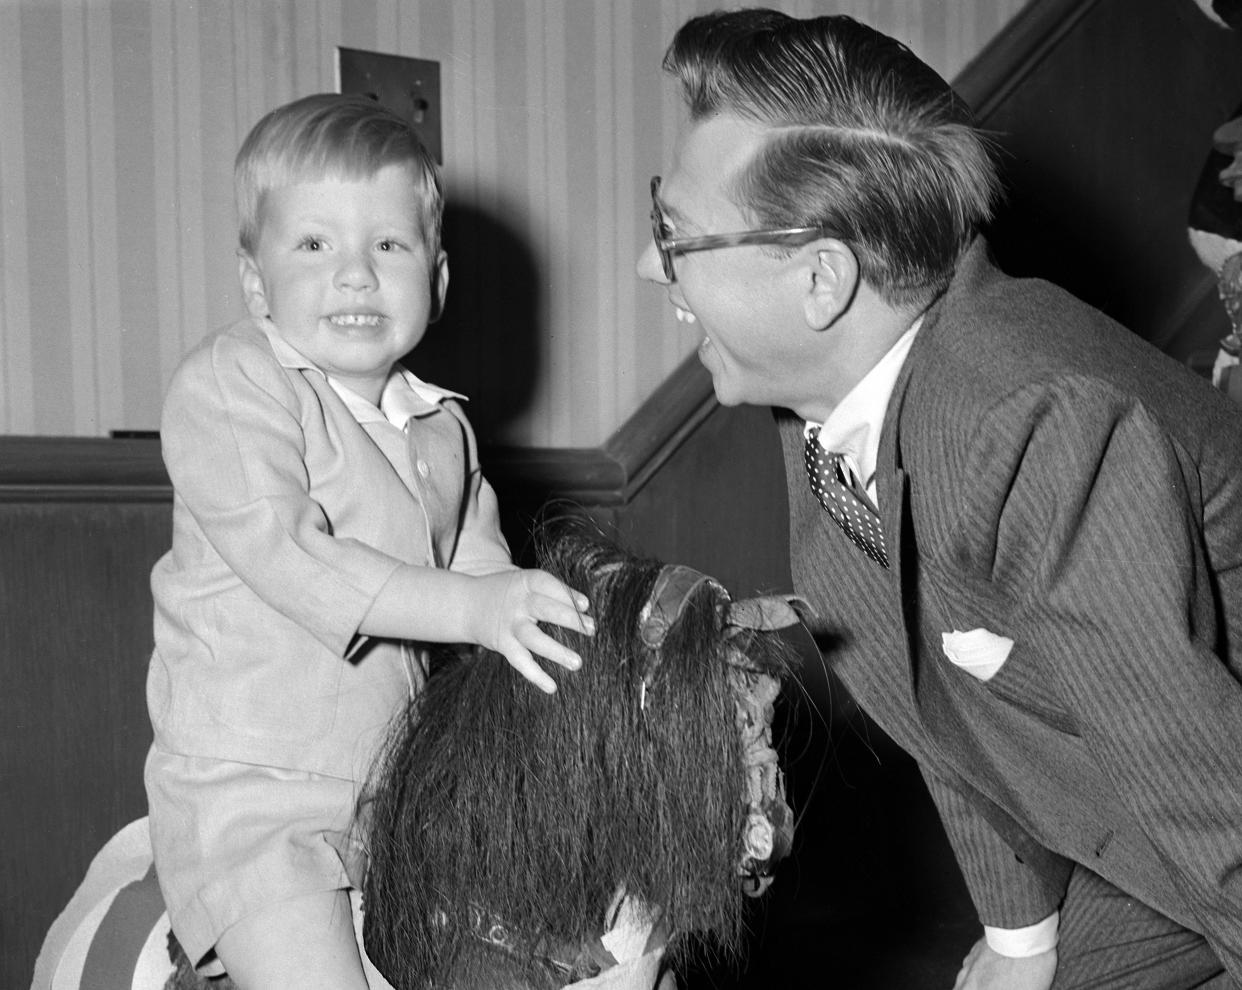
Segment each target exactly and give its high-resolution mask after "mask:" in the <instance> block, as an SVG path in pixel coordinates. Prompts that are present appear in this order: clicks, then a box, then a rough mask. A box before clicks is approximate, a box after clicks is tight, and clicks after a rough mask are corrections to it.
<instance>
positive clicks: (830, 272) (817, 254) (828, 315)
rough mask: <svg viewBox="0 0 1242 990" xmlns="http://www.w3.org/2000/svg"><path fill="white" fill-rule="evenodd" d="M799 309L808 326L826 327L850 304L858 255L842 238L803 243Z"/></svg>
mask: <svg viewBox="0 0 1242 990" xmlns="http://www.w3.org/2000/svg"><path fill="white" fill-rule="evenodd" d="M805 250H806V267H805V269H804V270H803V279H802V283H801V284H802V311H803V315H804V316H805V318H806V322H807V326H809V327H810V328H811V329H812V330H827V329H828V327H830V326H832V324H834V323H835V322H836V321H837V319H838V318H839V317H840V316H841V314H842V313H844V312H845V311H846V310H848V309H849V308H850V304H851V303H852V302H853V301H854V295H855V293H856V292H857V291H858V278H859V274H858V259H857V258H856V257H855V256H854V252H853V251H852V250H850V248H849V246H848V245H847V244H846V243H845V242H844V241H839V240H837V239H836V238H825V239H823V240H820V241H816V242H815V243H814V244H809V245H807V248H806V249H805Z"/></svg>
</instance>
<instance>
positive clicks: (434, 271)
mask: <svg viewBox="0 0 1242 990" xmlns="http://www.w3.org/2000/svg"><path fill="white" fill-rule="evenodd" d="M448 281H449V268H448V255H447V254H445V253H444V252H443V251H441V252H440V254H439V256H438V257H437V258H436V263H435V264H434V265H432V266H431V314H430V315H429V316H428V317H427V322H428V323H435V322H436V320H438V319H439V318H440V317H441V316H443V315H444V300H445V297H446V296H447V295H448Z"/></svg>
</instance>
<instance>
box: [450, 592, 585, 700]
mask: <svg viewBox="0 0 1242 990" xmlns="http://www.w3.org/2000/svg"><path fill="white" fill-rule="evenodd" d="M476 581H477V582H478V584H477V586H476V588H475V594H474V596H473V601H472V602H471V605H472V608H471V615H470V617H469V621H470V625H471V632H472V634H473V635H472V636H471V638H472V639H473V641H474V642H476V643H478V644H479V645H480V646H485V647H487V648H488V649H489V650H495V651H496V652H497V653H502V654H504V656H505V659H506V660H508V661H509V663H510V664H511V665H512V666H513V669H514V670H516V671H517V672H518V673H519V674H521V675H522V676H523V677H525V678H526V679H527V680H528V681H530V682H531V683H532V684H534V685H535V687H537V688H539V690H541V691H546V692H547V693H548V694H551V693H552V692H553V691H555V690H556V683H555V682H554V681H553V680H552V678H551V677H549V676H548V674H547V673H546V672H545V671H544V670H543V668H541V667H540V666H539V664H538V662H537V661H536V660H535V656H541V657H543V658H544V659H545V660H551V661H552V662H553V663H558V664H560V665H561V666H562V667H565V668H566V669H568V670H577V669H578V668H579V667H580V666H582V658H581V657H580V656H578V654H577V653H575V652H574V651H573V650H571V649H569V647H567V646H564V645H562V644H561V643H558V642H557V641H556V640H554V639H553V638H552V637H551V636H549V635H548V634H547V633H545V632H544V631H543V630H542V629H540V628H539V626H538V623H540V622H550V623H552V624H553V625H557V626H563V627H564V628H566V629H572V630H574V631H575V632H580V633H583V634H584V635H587V636H593V635H594V634H595V620H594V619H592V618H591V616H589V615H588V614H587V609H588V608H590V605H591V603H590V602H589V601H588V600H587V597H586V595H584V594H582V593H581V592H579V591H574V590H573V589H572V588H569V587H566V586H565V585H564V584H562V583H561V582H560V581H558V580H557V579H556V578H554V577H553V576H552V575H551V574H548V573H547V572H546V571H533V570H528V571H503V572H501V573H499V574H488V575H484V576H483V577H479V578H476Z"/></svg>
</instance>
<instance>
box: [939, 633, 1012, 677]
mask: <svg viewBox="0 0 1242 990" xmlns="http://www.w3.org/2000/svg"><path fill="white" fill-rule="evenodd" d="M940 642H941V645H942V646H943V648H944V655H945V656H946V657H948V658H949V660H950V661H952V662H953V663H954V664H956V665H957V666H959V667H961V668H962V670H964V671H966V673H968V674H970V675H971V676H972V677H977V678H978V679H979V680H981V681H986V680H988V678H990V677H991V676H992V675H993V674H995V673H996V672H997V671H998V670H1000V669H1001V664H1003V663H1004V662H1005V660H1006V659H1007V658H1008V657H1009V651H1010V650H1012V649H1013V640H1012V639H1010V638H1009V637H1008V636H998V635H997V634H996V633H994V632H988V630H986V629H971V630H970V631H969V632H960V631H959V630H957V629H954V630H953V631H952V632H947V633H941V634H940Z"/></svg>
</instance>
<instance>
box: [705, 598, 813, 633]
mask: <svg viewBox="0 0 1242 990" xmlns="http://www.w3.org/2000/svg"><path fill="white" fill-rule="evenodd" d="M809 613H810V606H809V605H807V603H806V601H805V600H803V599H801V598H799V597H797V596H796V595H763V596H761V597H759V598H746V599H743V600H742V601H740V602H732V603H731V604H730V605H729V610H728V613H727V614H726V616H725V625H726V627H727V629H728V633H727V635H729V636H734V635H736V634H737V633H739V632H741V631H742V630H743V629H754V630H758V631H759V632H775V631H776V630H777V629H788V628H789V627H790V626H796V625H797V624H798V623H799V622H801V621H802V615H804V614H809Z"/></svg>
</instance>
